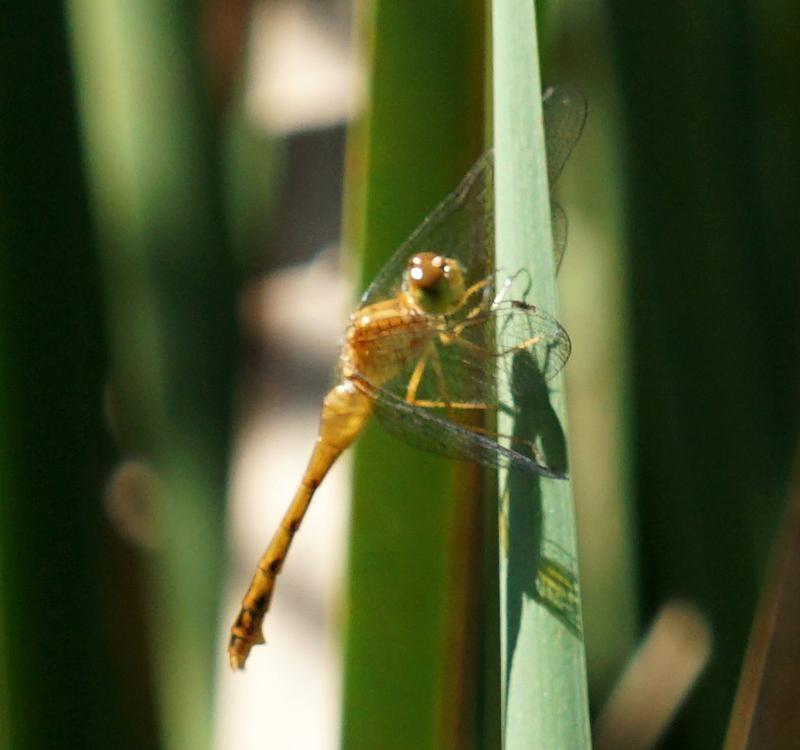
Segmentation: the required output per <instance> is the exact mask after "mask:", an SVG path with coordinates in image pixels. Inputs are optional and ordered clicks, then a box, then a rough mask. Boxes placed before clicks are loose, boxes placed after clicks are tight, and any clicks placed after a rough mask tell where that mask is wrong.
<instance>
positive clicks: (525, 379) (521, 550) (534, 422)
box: [504, 352, 581, 688]
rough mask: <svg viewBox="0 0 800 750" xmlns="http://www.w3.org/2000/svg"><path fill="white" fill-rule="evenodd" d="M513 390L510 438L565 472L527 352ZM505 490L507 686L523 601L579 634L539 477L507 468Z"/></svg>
mask: <svg viewBox="0 0 800 750" xmlns="http://www.w3.org/2000/svg"><path fill="white" fill-rule="evenodd" d="M512 392H513V395H514V405H515V407H516V409H517V416H516V419H515V422H514V437H515V438H516V439H517V440H518V441H520V443H524V444H531V443H534V442H537V441H538V444H539V445H540V446H541V449H540V450H541V453H542V456H541V458H540V460H543V461H544V462H545V463H546V464H547V465H548V466H551V467H553V469H554V470H556V471H560V472H562V473H566V472H567V468H568V467H567V446H566V437H565V435H564V431H563V429H562V427H561V423H560V421H559V419H558V416H557V414H556V413H555V411H554V409H553V407H552V405H551V404H550V393H549V389H548V387H547V383H546V381H545V378H544V377H543V375H542V367H541V364H540V363H538V362H537V361H536V359H535V358H534V357H533V356H531V354H530V353H529V352H519V353H517V354H516V355H515V356H514V360H513V365H512ZM504 495H506V496H507V497H506V498H505V501H507V503H508V529H509V534H508V537H507V544H508V548H507V556H508V576H507V580H508V596H507V602H508V603H507V606H508V611H507V622H508V633H509V643H508V654H509V658H508V659H507V660H506V665H507V666H506V674H505V675H504V679H505V681H506V688H508V685H509V680H510V677H511V668H512V665H513V661H514V654H515V651H516V646H517V639H518V636H519V629H520V622H521V618H522V608H523V604H524V602H525V600H528V601H534V602H537V603H538V604H540V605H541V606H543V607H544V608H545V609H546V610H547V611H548V612H549V613H550V614H551V615H552V616H553V617H555V618H556V619H557V620H558V621H559V622H560V623H561V624H562V625H564V627H565V628H566V629H567V630H568V631H569V632H570V633H571V634H572V635H573V636H575V637H576V638H580V637H581V625H580V617H579V610H578V584H577V578H576V576H575V574H574V573H573V572H572V570H571V569H570V568H571V565H570V562H573V561H570V560H569V559H566V555H565V553H564V552H563V550H560V549H557V548H555V547H554V548H553V549H552V550H551V549H548V546H549V545H548V544H546V542H545V535H544V511H543V506H542V478H541V477H538V476H535V475H532V474H530V473H527V472H522V471H519V470H517V469H515V468H514V467H513V466H512V467H511V468H510V469H509V472H508V479H507V484H506V488H505V492H504Z"/></svg>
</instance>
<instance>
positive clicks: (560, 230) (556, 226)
mask: <svg viewBox="0 0 800 750" xmlns="http://www.w3.org/2000/svg"><path fill="white" fill-rule="evenodd" d="M550 223H551V224H552V225H553V262H554V264H555V267H556V273H558V272H559V271H560V270H561V261H562V260H564V251H565V250H566V249H567V229H568V223H567V215H566V214H565V213H564V209H563V208H561V206H560V205H559V204H558V203H556V202H555V201H550Z"/></svg>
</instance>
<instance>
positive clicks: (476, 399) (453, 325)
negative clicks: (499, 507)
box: [364, 301, 570, 476]
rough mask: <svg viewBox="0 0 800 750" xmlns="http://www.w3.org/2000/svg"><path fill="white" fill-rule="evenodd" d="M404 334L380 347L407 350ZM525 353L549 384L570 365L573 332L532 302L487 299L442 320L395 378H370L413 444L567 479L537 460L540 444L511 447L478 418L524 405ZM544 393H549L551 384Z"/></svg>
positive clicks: (391, 424) (385, 410) (383, 413)
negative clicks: (521, 374)
mask: <svg viewBox="0 0 800 750" xmlns="http://www.w3.org/2000/svg"><path fill="white" fill-rule="evenodd" d="M402 335H403V333H401V332H391V333H387V334H386V335H385V337H384V340H383V341H380V342H375V345H376V346H378V347H385V348H386V351H387V353H389V352H394V351H397V350H398V349H399V348H402V347H398V346H397V343H396V342H393V341H392V338H393V337H397V336H402ZM521 353H526V354H527V355H528V357H530V358H531V360H532V362H533V365H534V367H535V368H536V370H537V372H538V376H539V380H540V381H541V383H542V384H544V382H545V381H546V380H548V379H550V378H552V377H553V376H554V375H555V374H556V373H557V372H559V371H560V370H561V368H562V367H563V366H564V364H565V363H566V361H567V359H568V357H569V354H570V341H569V336H568V335H567V333H566V331H565V330H564V329H563V328H562V327H561V325H560V324H559V323H558V322H557V321H556V320H554V319H553V318H552V317H550V316H549V315H547V314H546V313H544V312H543V311H541V310H539V309H538V308H536V307H534V306H533V305H529V304H527V303H525V302H520V301H506V302H501V303H499V304H496V305H492V304H486V303H480V304H478V305H476V306H473V307H471V308H470V307H467V306H465V308H464V309H463V310H462V311H461V314H460V315H457V316H454V317H453V318H448V319H447V321H446V322H443V323H442V325H441V326H440V327H439V328H438V329H436V331H435V335H432V336H431V337H430V340H429V345H428V347H427V349H425V350H424V352H423V354H422V355H421V359H416V360H410V361H407V362H405V363H403V364H402V366H401V367H400V368H399V369H398V371H397V372H396V374H395V375H394V377H393V378H392V379H391V380H390V381H388V382H386V383H384V384H382V385H380V386H378V385H375V384H371V383H369V382H368V381H367V380H366V379H364V381H365V382H366V383H367V385H368V387H369V388H370V390H371V391H372V392H373V394H374V396H375V399H376V415H377V416H378V419H379V420H380V421H381V422H382V423H383V424H384V425H385V427H386V428H387V430H388V431H390V432H392V433H394V434H396V435H398V436H399V437H401V438H402V439H404V440H406V441H407V442H410V443H411V444H412V445H415V446H418V447H421V448H424V449H426V450H430V451H433V452H437V453H443V454H445V455H449V456H453V457H457V458H465V459H470V460H475V461H479V462H481V463H484V464H487V465H490V466H497V465H510V464H514V465H517V466H520V467H522V468H524V469H526V470H528V471H532V472H534V473H538V474H544V475H546V476H563V474H562V473H561V472H559V471H556V470H554V469H552V468H550V467H548V466H546V465H545V464H544V463H543V462H542V461H541V460H540V459H539V458H537V454H538V452H537V448H536V446H535V444H534V443H533V441H530V440H523V439H520V438H517V439H516V441H515V440H514V438H512V443H511V447H510V448H506V447H504V446H502V445H500V444H498V442H497V435H494V434H492V433H490V432H487V431H486V430H485V429H483V428H482V426H481V425H480V424H476V423H475V419H476V415H483V414H491V415H494V414H496V413H497V412H498V411H503V412H505V413H508V414H511V415H514V414H516V413H517V411H518V409H517V403H518V402H520V401H521V399H523V398H524V397H525V396H526V395H527V394H525V393H522V392H521V391H520V388H519V386H518V382H519V378H516V377H515V375H514V362H515V358H516V357H517V356H518V355H520V354H521ZM412 383H413V386H412V385H410V384H412ZM498 386H499V389H498ZM498 390H499V392H502V393H509V394H511V398H510V401H509V402H508V403H503V402H500V401H499V400H498V398H497V393H498ZM542 390H543V391H544V392H545V397H546V386H544V385H543V386H542Z"/></svg>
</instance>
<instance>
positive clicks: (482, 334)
mask: <svg viewBox="0 0 800 750" xmlns="http://www.w3.org/2000/svg"><path fill="white" fill-rule="evenodd" d="M542 106H543V113H544V125H545V139H546V152H547V165H548V178H549V182H550V185H551V186H552V185H553V183H554V182H555V181H556V179H557V178H558V176H559V174H560V172H561V169H562V168H563V166H564V163H565V162H566V160H567V157H568V156H569V154H570V152H571V151H572V148H573V146H574V145H575V143H576V141H577V140H578V137H579V136H580V133H581V130H582V129H583V124H584V121H585V119H586V103H585V100H584V98H583V96H582V95H581V94H580V93H578V92H577V91H574V90H573V89H570V88H555V89H548V91H547V92H545V95H544V97H543V102H542ZM493 165H494V161H493V154H492V151H491V150H490V151H487V152H486V153H485V154H484V155H483V156H482V157H481V158H480V159H478V161H477V162H476V163H475V164H474V166H473V167H472V168H471V169H470V171H469V172H468V173H467V175H466V176H465V177H464V179H463V180H462V182H461V184H460V185H459V186H458V187H457V188H456V190H455V191H454V192H453V193H451V194H450V195H449V196H448V197H447V198H446V199H445V200H444V201H443V202H442V203H441V204H440V205H439V206H438V207H437V208H436V209H434V211H433V212H432V213H431V214H430V215H429V216H428V217H427V218H426V219H425V220H424V221H423V222H422V224H420V225H419V227H417V229H416V230H415V231H414V233H413V234H412V235H411V236H410V237H409V238H408V240H406V242H404V243H403V244H402V245H401V246H400V248H399V249H398V250H397V251H396V252H395V254H394V255H393V256H392V257H391V258H390V259H389V261H388V262H387V263H386V265H385V266H384V267H383V269H382V270H381V272H380V273H379V274H378V276H377V277H376V278H375V280H374V281H373V282H372V284H371V285H370V286H369V288H368V289H367V291H366V292H365V294H364V296H363V297H362V298H361V301H360V303H359V306H358V308H357V309H356V311H355V312H354V313H353V314H352V315H351V316H350V321H349V324H348V327H347V333H346V336H345V340H344V343H343V345H342V349H341V353H340V356H339V362H338V368H337V371H336V382H337V385H336V386H334V387H333V388H332V389H331V390H330V392H329V393H328V394H327V396H326V397H325V399H324V401H323V406H322V414H321V417H320V426H319V435H318V437H317V442H316V444H315V446H314V449H313V452H312V455H311V459H310V461H309V464H308V467H307V469H306V471H305V474H304V475H303V477H302V479H301V481H300V486H299V488H298V490H297V493H296V494H295V497H294V499H293V500H292V503H291V505H290V506H289V508H288V510H287V511H286V513H285V515H284V517H283V520H282V521H281V524H280V527H279V528H278V530H277V531H276V532H275V535H274V536H273V538H272V541H271V542H270V545H269V547H268V548H267V550H266V552H265V553H264V555H263V557H262V558H261V560H260V561H259V563H258V567H257V569H256V572H255V575H254V576H253V579H252V581H251V583H250V587H249V589H248V590H247V593H246V594H245V596H244V599H243V601H242V607H241V610H240V612H239V615H238V616H237V618H236V621H235V622H234V624H233V626H232V627H231V636H230V642H229V645H228V655H229V658H230V663H231V666H232V667H233V668H234V669H241V668H243V667H244V664H245V661H246V660H247V657H248V655H249V653H250V649H251V648H252V647H253V646H254V645H256V644H259V643H263V642H264V637H263V634H262V622H263V619H264V615H265V614H266V612H267V610H268V608H269V604H270V599H271V598H272V593H273V589H274V584H275V579H276V577H277V575H278V573H279V572H280V569H281V566H282V565H283V562H284V559H285V557H286V553H287V552H288V549H289V545H290V544H291V541H292V538H293V537H294V535H295V533H296V532H297V529H298V528H299V526H300V523H301V521H302V519H303V516H304V515H305V512H306V510H307V508H308V506H309V503H310V502H311V498H312V496H313V494H314V492H315V490H316V489H317V487H318V486H319V484H320V482H321V481H322V480H323V478H324V477H325V475H326V474H327V472H328V470H329V469H330V467H331V466H332V464H333V463H334V461H335V460H336V459H337V458H338V456H339V455H340V454H341V453H342V451H343V450H344V449H345V448H347V447H348V446H349V445H350V443H352V442H353V440H354V439H355V438H356V437H357V436H358V434H359V433H360V432H361V431H362V429H363V428H364V426H365V424H366V422H367V420H368V419H369V418H370V417H371V416H372V415H375V416H376V417H377V418H378V419H379V420H380V421H381V422H382V424H384V426H386V427H387V429H388V430H389V431H391V432H393V433H395V434H397V435H399V436H400V437H402V438H404V439H406V440H408V441H410V442H411V443H412V444H413V445H415V446H418V447H422V448H425V449H428V450H431V451H434V452H437V453H442V454H445V455H449V456H454V457H457V458H462V459H469V460H473V461H478V462H480V463H483V464H486V465H489V466H503V465H505V466H515V467H517V468H519V469H520V470H523V471H526V472H531V473H534V474H539V475H543V476H547V477H556V478H561V477H563V476H564V475H563V473H562V472H561V471H559V470H557V469H554V468H552V467H550V466H548V465H546V463H544V461H543V460H542V459H541V458H540V457H539V454H538V452H537V449H536V446H535V445H534V444H533V443H532V442H527V443H526V442H525V441H522V442H521V443H520V442H516V443H515V442H514V441H513V439H511V442H510V443H506V444H502V443H501V442H500V441H499V436H498V435H497V434H496V433H492V432H491V431H489V430H488V429H487V427H486V426H485V425H486V424H487V423H488V419H487V418H483V419H481V418H480V417H481V415H485V417H488V418H491V417H492V416H496V414H497V413H498V412H500V411H507V412H510V413H512V414H513V412H514V406H513V403H512V404H511V405H509V404H503V403H500V402H499V401H498V398H497V396H496V395H495V394H497V393H498V392H511V391H510V390H509V388H510V387H511V371H512V360H513V358H514V355H515V354H518V353H520V352H525V353H527V354H528V355H530V356H532V357H533V358H534V359H535V362H536V365H537V367H538V368H539V371H540V373H541V376H542V377H543V378H544V379H548V378H551V377H553V376H554V375H555V374H556V373H557V372H559V371H560V370H561V368H562V367H563V366H564V364H565V362H566V361H567V358H568V357H569V354H570V340H569V337H568V336H567V333H566V331H565V330H564V329H563V328H562V327H561V325H560V324H559V323H558V322H557V321H556V320H555V319H554V318H552V317H551V316H550V315H548V314H547V313H546V312H544V311H543V310H540V309H538V308H537V307H535V306H534V305H532V304H530V303H529V302H527V301H526V300H525V299H524V296H525V290H524V289H522V290H521V291H520V292H518V288H519V287H520V284H522V285H524V278H525V277H524V274H521V273H516V274H513V275H503V274H501V273H498V272H495V271H494V270H493V269H492V256H493V248H494V221H493V216H494V214H493V211H494V205H493V193H492V185H493ZM552 223H553V247H554V253H555V260H556V265H558V264H559V263H560V260H561V256H562V254H563V250H564V246H565V243H566V230H567V226H566V218H565V215H564V212H563V211H562V210H561V208H560V207H559V206H558V205H557V204H555V203H553V204H552ZM503 381H505V383H506V385H507V388H506V389H505V390H503V389H502V388H498V384H502V383H503Z"/></svg>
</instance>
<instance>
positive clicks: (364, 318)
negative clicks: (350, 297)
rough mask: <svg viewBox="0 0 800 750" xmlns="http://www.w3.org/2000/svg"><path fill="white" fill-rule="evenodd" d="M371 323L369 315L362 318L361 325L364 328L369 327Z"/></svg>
mask: <svg viewBox="0 0 800 750" xmlns="http://www.w3.org/2000/svg"><path fill="white" fill-rule="evenodd" d="M369 321H370V317H369V315H362V316H361V325H362V326H368V325H369Z"/></svg>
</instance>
